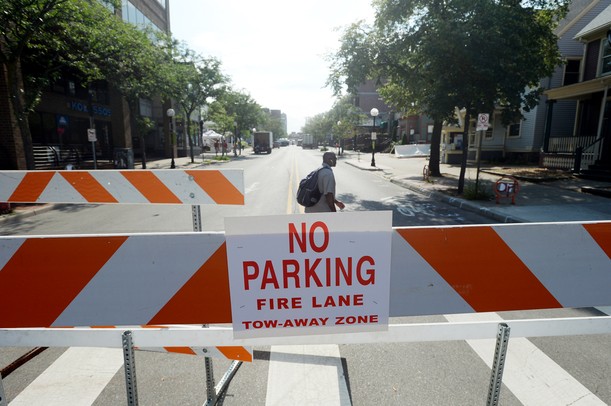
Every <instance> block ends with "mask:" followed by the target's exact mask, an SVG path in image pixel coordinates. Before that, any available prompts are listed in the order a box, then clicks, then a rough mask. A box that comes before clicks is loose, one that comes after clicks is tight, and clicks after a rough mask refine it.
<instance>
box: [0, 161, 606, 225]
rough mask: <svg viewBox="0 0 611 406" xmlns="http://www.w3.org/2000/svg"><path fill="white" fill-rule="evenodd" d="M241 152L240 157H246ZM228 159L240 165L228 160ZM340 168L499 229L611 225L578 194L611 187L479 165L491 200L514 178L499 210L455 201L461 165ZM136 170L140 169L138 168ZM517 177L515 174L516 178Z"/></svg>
mask: <svg viewBox="0 0 611 406" xmlns="http://www.w3.org/2000/svg"><path fill="white" fill-rule="evenodd" d="M244 153H245V151H242V154H243V155H242V157H244ZM229 158H230V159H241V158H240V156H239V155H238V157H237V158H234V157H233V153H231V154H229ZM338 158H339V159H338V165H342V164H347V165H351V166H354V167H356V168H359V169H361V170H367V171H376V172H377V173H379V174H380V176H383V177H384V178H386V179H388V180H389V181H390V182H393V183H395V184H397V185H400V186H402V187H404V188H406V189H409V190H411V191H414V192H417V193H420V194H423V195H425V196H428V197H429V198H431V199H435V200H439V201H443V202H446V203H449V204H451V205H454V206H457V207H460V208H461V209H464V210H469V211H473V212H476V213H479V214H480V215H483V216H485V217H488V218H491V219H492V220H494V221H497V222H499V223H516V222H517V223H529V222H553V221H592V220H611V199H609V198H605V197H600V196H595V195H592V194H588V193H583V192H581V188H582V187H605V188H610V190H611V184H609V183H605V182H597V181H591V180H585V179H579V178H576V177H572V176H567V177H566V178H565V179H545V178H543V179H534V178H531V177H529V176H519V173H520V171H519V169H522V172H524V173H528V174H529V175H532V171H533V169H535V168H534V167H532V166H530V167H522V168H515V167H512V168H507V167H490V166H484V165H482V167H481V170H480V174H479V185H480V186H479V189H480V190H481V189H482V188H485V190H487V191H488V192H489V193H490V195H491V196H492V194H493V192H492V191H493V187H494V184H495V182H496V181H497V180H498V179H499V178H501V176H503V175H515V176H517V177H518V181H519V184H520V190H519V192H518V194H517V197H516V204H515V205H512V204H511V199H508V198H503V199H501V200H500V203H499V204H496V203H495V200H494V198H492V199H491V200H488V201H484V200H466V199H464V198H462V197H458V196H456V189H457V186H458V177H459V174H460V165H446V164H440V170H441V173H442V174H443V177H441V178H434V177H430V178H429V180H428V181H426V180H424V179H423V168H424V166H425V165H428V158H425V157H421V158H396V157H395V156H394V155H391V154H381V153H378V154H376V155H375V161H376V166H375V167H372V166H371V154H357V153H353V152H352V151H345V152H344V154H343V155H342V156H340V157H338ZM174 161H175V165H176V167H177V168H184V167H201V166H202V165H203V166H208V165H217V164H219V163H222V162H224V161H218V160H215V159H214V154H208V153H207V154H206V155H205V159H203V160H202V157H201V156H197V157H195V162H194V163H191V159H190V158H189V157H183V158H176V159H175V160H174ZM170 164H171V160H170V159H162V160H156V161H150V162H148V163H147V169H167V168H170ZM137 168H138V169H139V168H140V165H137ZM516 171H517V172H518V174H516ZM476 173H477V170H476V169H475V168H474V167H471V166H470V167H468V168H467V171H466V174H465V184H469V183H474V182H475V178H476ZM51 208H53V205H51V204H45V205H29V206H18V207H16V208H15V209H14V211H13V213H12V214H10V215H0V221H1V220H3V219H6V218H14V217H16V216H24V215H25V216H27V215H35V214H38V213H41V212H44V211H45V210H49V209H51Z"/></svg>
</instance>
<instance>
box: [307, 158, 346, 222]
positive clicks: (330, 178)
mask: <svg viewBox="0 0 611 406" xmlns="http://www.w3.org/2000/svg"><path fill="white" fill-rule="evenodd" d="M336 163H337V157H336V156H335V154H334V153H333V152H325V153H324V154H323V156H322V167H321V168H320V169H319V170H318V190H320V192H321V196H320V200H319V201H318V203H316V204H315V205H314V206H311V207H306V208H305V212H306V213H323V212H333V211H337V210H336V208H335V206H337V207H338V208H339V209H340V210H342V209H343V208H344V207H345V206H344V203H342V202H340V201H339V200H336V199H335V175H334V174H333V169H331V168H333V167H334V166H335V164H336Z"/></svg>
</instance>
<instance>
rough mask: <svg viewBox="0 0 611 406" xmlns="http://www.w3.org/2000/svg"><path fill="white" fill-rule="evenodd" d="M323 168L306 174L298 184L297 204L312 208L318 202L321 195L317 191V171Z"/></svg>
mask: <svg viewBox="0 0 611 406" xmlns="http://www.w3.org/2000/svg"><path fill="white" fill-rule="evenodd" d="M322 169H323V168H318V169H316V170H314V171H312V172H310V173H309V174H308V176H306V177H305V178H303V179H302V180H301V182H299V188H298V189H297V203H299V204H300V205H302V206H304V207H312V206H314V205H315V204H316V203H318V201H319V200H320V196H321V195H322V193H321V192H320V190H319V189H318V171H320V170H322Z"/></svg>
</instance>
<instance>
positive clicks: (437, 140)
mask: <svg viewBox="0 0 611 406" xmlns="http://www.w3.org/2000/svg"><path fill="white" fill-rule="evenodd" d="M442 125H443V122H442V121H441V120H435V122H434V123H433V135H432V137H431V155H430V156H429V170H430V171H431V176H434V177H440V176H441V171H440V170H439V149H440V146H441V127H442Z"/></svg>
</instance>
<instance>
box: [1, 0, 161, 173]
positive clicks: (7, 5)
mask: <svg viewBox="0 0 611 406" xmlns="http://www.w3.org/2000/svg"><path fill="white" fill-rule="evenodd" d="M117 5H118V4H116V3H114V2H110V1H101V2H100V1H80V0H1V1H0V10H2V11H1V12H0V27H1V28H0V30H1V31H0V32H1V36H0V63H1V64H2V69H3V71H4V72H6V77H5V80H6V81H7V84H8V88H9V98H10V100H11V104H12V112H11V114H13V115H14V118H15V120H14V122H16V123H17V125H18V128H16V129H13V130H14V134H16V136H15V137H14V138H15V141H16V143H17V144H21V145H20V147H21V148H22V149H23V151H24V153H25V166H26V168H27V169H34V156H33V149H32V136H31V133H30V129H29V122H28V114H29V113H30V112H31V111H32V110H33V109H34V107H35V106H36V104H37V103H38V102H39V101H40V96H41V93H42V90H43V88H44V86H45V85H46V84H48V83H49V82H50V81H52V80H53V79H54V78H56V77H57V75H59V73H60V72H62V70H66V69H69V70H71V71H74V72H76V73H78V75H79V76H80V77H81V78H82V79H83V81H84V82H93V81H96V80H102V79H104V80H108V81H109V82H112V83H113V85H114V86H116V87H117V88H118V89H119V91H120V92H121V93H122V94H123V95H124V96H125V97H126V99H127V100H128V103H129V106H130V110H131V111H132V115H131V119H132V124H133V125H132V128H133V129H135V130H136V129H137V128H138V126H137V125H136V122H135V120H136V114H135V112H136V111H137V101H138V98H139V97H150V96H151V95H152V94H156V93H158V92H159V91H160V90H161V91H163V90H164V89H168V88H169V85H168V84H167V83H168V82H167V80H166V79H167V78H168V75H167V72H168V71H169V70H168V69H166V68H164V62H167V61H168V58H167V57H166V56H165V53H164V49H163V48H160V47H157V46H155V45H154V44H153V42H152V38H153V37H152V34H151V33H150V32H148V33H146V32H143V31H141V30H138V29H137V28H136V27H134V26H132V25H131V24H128V23H125V22H123V21H122V20H121V19H119V18H118V17H117V16H116V15H115V14H114V7H115V6H117ZM24 65H29V66H37V67H38V69H23V68H24ZM24 72H26V73H27V76H24Z"/></svg>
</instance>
